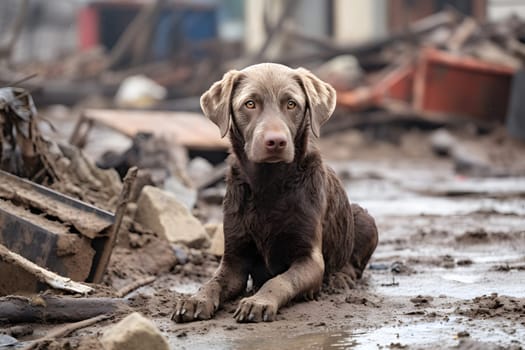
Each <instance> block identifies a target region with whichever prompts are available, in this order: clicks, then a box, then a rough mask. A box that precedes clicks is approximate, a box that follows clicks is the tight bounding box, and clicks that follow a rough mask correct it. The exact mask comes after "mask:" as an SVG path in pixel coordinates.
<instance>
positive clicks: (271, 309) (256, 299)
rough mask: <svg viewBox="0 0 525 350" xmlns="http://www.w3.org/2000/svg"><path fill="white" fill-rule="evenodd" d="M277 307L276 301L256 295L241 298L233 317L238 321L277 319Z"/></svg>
mask: <svg viewBox="0 0 525 350" xmlns="http://www.w3.org/2000/svg"><path fill="white" fill-rule="evenodd" d="M277 309H278V306H277V303H276V302H274V301H272V300H269V299H266V298H263V297H260V296H257V295H254V296H252V297H249V298H244V299H242V300H241V302H240V303H239V307H238V308H237V311H235V313H234V314H233V317H234V318H235V319H236V320H237V322H261V321H264V322H271V321H273V320H274V319H275V315H276V314H277Z"/></svg>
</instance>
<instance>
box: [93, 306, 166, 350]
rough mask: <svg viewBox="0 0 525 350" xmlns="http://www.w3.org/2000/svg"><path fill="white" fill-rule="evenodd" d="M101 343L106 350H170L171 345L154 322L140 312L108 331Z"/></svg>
mask: <svg viewBox="0 0 525 350" xmlns="http://www.w3.org/2000/svg"><path fill="white" fill-rule="evenodd" d="M100 342H101V343H102V345H103V346H104V349H105V350H142V349H149V350H169V345H168V342H167V340H166V338H164V336H163V335H162V333H160V331H159V330H158V329H157V327H156V326H155V325H154V324H153V322H152V321H150V320H148V319H147V318H145V317H144V316H142V315H141V314H139V313H138V312H134V313H132V314H131V315H129V316H127V317H126V318H124V319H123V320H122V321H120V322H119V323H117V324H116V325H114V326H113V327H111V328H110V329H108V330H107V331H106V332H105V333H104V335H102V338H101V339H100Z"/></svg>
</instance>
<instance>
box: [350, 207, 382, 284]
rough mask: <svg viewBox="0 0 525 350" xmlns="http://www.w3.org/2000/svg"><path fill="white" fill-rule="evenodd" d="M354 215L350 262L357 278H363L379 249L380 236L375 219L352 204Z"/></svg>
mask: <svg viewBox="0 0 525 350" xmlns="http://www.w3.org/2000/svg"><path fill="white" fill-rule="evenodd" d="M352 213H353V215H354V249H353V251H352V256H351V257H350V262H351V264H352V267H353V268H354V271H355V277H357V278H361V276H362V274H363V271H364V269H365V267H366V264H367V263H368V260H370V257H371V256H372V253H373V252H374V250H375V249H376V247H377V243H378V234H377V227H376V224H375V221H374V218H373V217H372V216H371V215H370V214H368V212H367V211H366V210H365V209H363V208H361V207H360V206H359V205H357V204H352Z"/></svg>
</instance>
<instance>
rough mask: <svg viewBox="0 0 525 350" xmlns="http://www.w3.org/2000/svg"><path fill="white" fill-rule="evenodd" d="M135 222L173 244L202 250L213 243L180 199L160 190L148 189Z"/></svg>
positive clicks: (144, 191) (138, 206)
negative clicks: (210, 242)
mask: <svg viewBox="0 0 525 350" xmlns="http://www.w3.org/2000/svg"><path fill="white" fill-rule="evenodd" d="M135 220H136V221H137V222H138V223H139V224H141V225H143V226H144V227H145V228H147V229H150V230H152V231H153V232H155V233H157V234H158V235H159V236H161V237H164V238H165V239H167V240H168V241H169V242H172V243H182V244H185V245H187V246H188V247H191V248H196V249H200V248H203V247H205V246H207V244H208V243H209V238H208V235H207V234H206V230H205V229H204V226H203V225H202V224H201V223H200V222H199V220H197V219H196V218H195V217H194V216H193V215H192V214H191V213H190V212H189V211H188V209H187V208H186V207H185V206H184V205H183V204H181V203H180V202H179V201H178V200H177V198H176V197H175V196H174V195H173V194H171V193H168V192H165V191H163V190H161V189H159V188H156V187H152V186H146V187H144V189H143V190H142V193H141V195H140V197H139V200H138V202H137V211H136V215H135Z"/></svg>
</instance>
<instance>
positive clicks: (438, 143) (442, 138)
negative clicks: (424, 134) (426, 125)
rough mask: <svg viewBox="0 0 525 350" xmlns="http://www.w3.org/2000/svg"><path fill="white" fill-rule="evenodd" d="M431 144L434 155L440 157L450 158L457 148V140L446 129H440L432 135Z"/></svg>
mask: <svg viewBox="0 0 525 350" xmlns="http://www.w3.org/2000/svg"><path fill="white" fill-rule="evenodd" d="M430 144H431V146H432V150H433V151H434V153H436V154H437V155H440V156H448V155H450V154H451V153H452V149H453V148H454V147H455V146H456V139H455V138H454V136H452V134H451V133H450V132H448V131H447V130H446V129H439V130H436V131H434V132H433V133H432V134H431V136H430Z"/></svg>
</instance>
